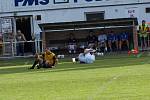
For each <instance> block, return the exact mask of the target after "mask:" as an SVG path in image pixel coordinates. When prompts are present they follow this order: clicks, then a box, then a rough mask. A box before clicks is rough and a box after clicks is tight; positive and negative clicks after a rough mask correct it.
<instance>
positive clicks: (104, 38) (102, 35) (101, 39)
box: [98, 34, 107, 42]
mask: <svg viewBox="0 0 150 100" xmlns="http://www.w3.org/2000/svg"><path fill="white" fill-rule="evenodd" d="M106 40H107V35H106V34H101V35H99V36H98V41H99V42H105V41H106Z"/></svg>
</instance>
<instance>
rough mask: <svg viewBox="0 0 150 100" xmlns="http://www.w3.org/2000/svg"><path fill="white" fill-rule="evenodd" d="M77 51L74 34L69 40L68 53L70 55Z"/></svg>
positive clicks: (70, 35)
mask: <svg viewBox="0 0 150 100" xmlns="http://www.w3.org/2000/svg"><path fill="white" fill-rule="evenodd" d="M76 49H77V40H76V38H75V37H74V34H72V33H70V34H69V39H68V51H69V53H76Z"/></svg>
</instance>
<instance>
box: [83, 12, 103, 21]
mask: <svg viewBox="0 0 150 100" xmlns="http://www.w3.org/2000/svg"><path fill="white" fill-rule="evenodd" d="M103 19H104V12H88V13H86V20H87V21H91V20H103Z"/></svg>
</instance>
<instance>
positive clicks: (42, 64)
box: [30, 48, 57, 69]
mask: <svg viewBox="0 0 150 100" xmlns="http://www.w3.org/2000/svg"><path fill="white" fill-rule="evenodd" d="M56 63H57V58H56V55H55V54H54V53H53V52H51V51H50V50H48V49H47V48H46V49H45V52H44V53H43V54H42V55H38V54H35V61H34V63H33V65H32V67H30V69H34V68H35V67H37V68H38V69H39V68H53V67H54V66H55V65H56Z"/></svg>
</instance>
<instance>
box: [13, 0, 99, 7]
mask: <svg viewBox="0 0 150 100" xmlns="http://www.w3.org/2000/svg"><path fill="white" fill-rule="evenodd" d="M69 1H70V0H54V1H53V3H54V4H62V3H69ZM84 1H85V2H94V1H102V0H84ZM73 2H74V3H78V2H79V0H73ZM49 3H50V0H15V6H16V7H18V6H32V5H47V4H49Z"/></svg>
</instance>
